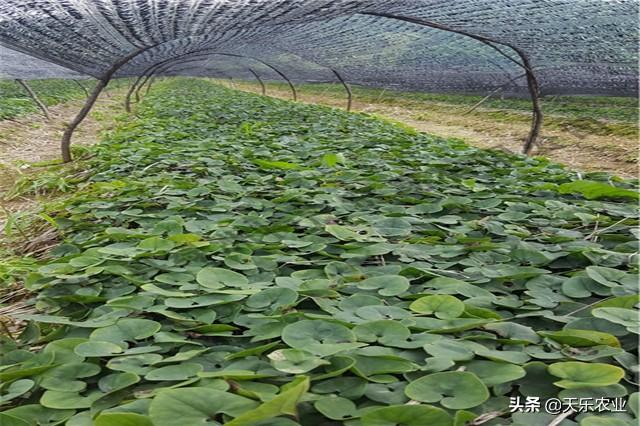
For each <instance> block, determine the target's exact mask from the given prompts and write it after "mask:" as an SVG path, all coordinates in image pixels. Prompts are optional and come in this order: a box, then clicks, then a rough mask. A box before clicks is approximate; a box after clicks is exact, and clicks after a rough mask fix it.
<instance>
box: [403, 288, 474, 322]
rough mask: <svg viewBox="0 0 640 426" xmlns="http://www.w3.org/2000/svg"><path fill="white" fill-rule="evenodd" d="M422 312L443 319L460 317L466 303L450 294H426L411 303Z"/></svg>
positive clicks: (413, 309) (410, 307)
mask: <svg viewBox="0 0 640 426" xmlns="http://www.w3.org/2000/svg"><path fill="white" fill-rule="evenodd" d="M409 309H411V310H412V311H413V312H418V313H420V314H426V315H435V316H436V317H438V318H442V319H451V318H458V317H459V316H460V315H462V313H463V312H464V303H462V302H461V301H460V300H459V299H458V298H457V297H455V296H450V295H448V294H441V295H433V296H424V297H421V298H420V299H418V300H416V301H414V302H413V303H411V305H409Z"/></svg>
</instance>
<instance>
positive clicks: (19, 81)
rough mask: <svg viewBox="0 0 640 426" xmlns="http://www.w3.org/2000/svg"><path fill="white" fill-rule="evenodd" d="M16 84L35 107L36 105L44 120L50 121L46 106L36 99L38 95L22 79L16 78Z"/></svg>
mask: <svg viewBox="0 0 640 426" xmlns="http://www.w3.org/2000/svg"><path fill="white" fill-rule="evenodd" d="M16 83H18V84H19V85H20V86H22V88H23V89H24V90H26V92H27V94H28V95H29V97H30V98H31V100H32V101H33V102H34V103H35V104H36V105H38V108H40V110H41V111H42V114H43V115H44V116H45V118H46V119H47V120H51V116H50V115H49V110H48V109H47V106H46V105H45V104H44V103H42V101H41V100H40V98H38V95H36V92H34V91H33V90H32V89H31V87H29V85H28V84H27V83H26V82H25V81H24V80H22V79H19V78H16Z"/></svg>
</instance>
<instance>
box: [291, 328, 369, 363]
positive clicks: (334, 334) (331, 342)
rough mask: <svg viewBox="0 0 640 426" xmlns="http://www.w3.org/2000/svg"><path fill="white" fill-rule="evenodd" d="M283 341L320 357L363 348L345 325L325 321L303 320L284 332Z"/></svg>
mask: <svg viewBox="0 0 640 426" xmlns="http://www.w3.org/2000/svg"><path fill="white" fill-rule="evenodd" d="M282 340H283V341H284V342H285V343H286V344H287V345H289V346H291V347H292V348H296V349H301V350H304V351H309V352H311V353H313V354H316V355H320V356H327V355H333V354H335V353H338V352H340V351H344V350H348V349H353V348H357V347H359V346H362V344H359V343H353V342H355V341H356V336H355V335H354V334H353V332H352V331H351V330H349V329H348V328H347V327H345V326H344V325H340V324H336V323H333V322H329V321H323V320H302V321H298V322H296V323H293V324H289V325H287V326H286V327H285V328H284V330H282Z"/></svg>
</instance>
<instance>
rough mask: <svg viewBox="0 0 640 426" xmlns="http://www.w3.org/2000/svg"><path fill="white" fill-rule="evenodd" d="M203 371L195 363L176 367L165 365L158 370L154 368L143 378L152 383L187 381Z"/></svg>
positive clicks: (200, 366)
mask: <svg viewBox="0 0 640 426" xmlns="http://www.w3.org/2000/svg"><path fill="white" fill-rule="evenodd" d="M202 370H203V368H202V365H200V364H195V363H182V364H176V365H167V366H164V367H160V368H155V369H153V370H151V371H149V372H148V373H147V375H146V376H144V378H145V379H147V380H152V381H164V380H166V381H178V380H187V379H188V378H190V377H195V376H197V375H198V373H199V372H201V371H202Z"/></svg>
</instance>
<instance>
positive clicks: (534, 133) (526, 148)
mask: <svg viewBox="0 0 640 426" xmlns="http://www.w3.org/2000/svg"><path fill="white" fill-rule="evenodd" d="M362 14H363V15H370V16H378V17H382V18H389V19H396V20H399V21H405V22H409V23H412V24H417V25H422V26H425V27H430V28H435V29H438V30H443V31H449V32H452V33H456V34H460V35H464V36H467V37H470V38H472V39H474V40H478V41H480V42H481V43H484V44H486V45H487V46H489V47H491V48H492V49H494V50H495V51H497V52H498V53H500V54H501V55H502V56H504V57H505V58H507V59H509V60H510V61H511V62H513V63H515V64H516V65H518V66H519V67H521V68H523V69H524V71H525V73H526V76H527V87H528V89H529V95H530V97H531V104H532V117H531V129H530V130H529V135H528V136H527V139H526V140H525V143H524V145H523V147H522V152H523V153H524V154H527V155H529V154H530V153H531V150H532V149H533V146H534V145H535V143H536V139H537V138H538V134H539V133H540V128H541V127H542V120H543V115H542V109H541V108H540V86H539V85H538V79H537V78H536V75H535V74H534V72H533V69H532V67H531V62H530V61H529V57H528V56H527V55H526V54H525V53H524V51H523V50H522V49H520V48H518V47H516V46H513V45H511V44H508V43H505V42H501V41H497V40H493V39H491V38H489V37H484V36H481V35H477V34H472V33H468V32H466V31H463V30H457V29H454V28H450V27H447V26H446V25H442V24H438V23H435V22H431V21H426V20H424V19H420V18H414V17H409V16H401V15H394V14H390V13H378V12H363V13H362ZM496 44H499V45H501V46H506V47H509V48H510V49H512V50H513V51H514V52H516V54H517V55H518V56H519V57H520V61H522V62H520V61H518V60H516V59H515V58H513V57H511V55H509V54H507V53H506V52H505V51H503V50H502V49H501V48H499V47H498V46H496Z"/></svg>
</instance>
